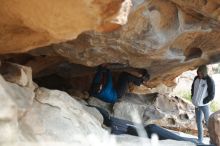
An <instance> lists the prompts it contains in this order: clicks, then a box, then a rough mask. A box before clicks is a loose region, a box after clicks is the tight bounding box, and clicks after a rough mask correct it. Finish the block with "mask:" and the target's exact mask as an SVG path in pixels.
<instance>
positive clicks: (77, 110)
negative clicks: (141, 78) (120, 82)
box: [0, 0, 220, 146]
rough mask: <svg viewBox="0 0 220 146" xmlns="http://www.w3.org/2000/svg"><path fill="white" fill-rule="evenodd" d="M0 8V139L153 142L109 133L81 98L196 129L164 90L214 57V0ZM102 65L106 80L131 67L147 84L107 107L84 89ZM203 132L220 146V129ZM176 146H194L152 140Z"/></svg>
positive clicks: (5, 142)
mask: <svg viewBox="0 0 220 146" xmlns="http://www.w3.org/2000/svg"><path fill="white" fill-rule="evenodd" d="M0 8H1V9H0V15H1V19H0V99H1V101H2V102H1V103H0V104H1V106H0V109H1V112H0V133H1V134H0V135H1V136H0V145H2V146H9V145H11V146H17V145H42V146H43V145H45V144H46V145H51V146H52V145H54V144H57V145H65V146H68V145H81V146H82V145H83V146H84V145H85V146H87V145H99V144H100V145H101V144H102V145H103V144H104V145H110V144H111V145H120V146H125V145H126V146H127V145H152V146H153V145H154V144H153V142H152V141H151V140H150V139H144V138H143V139H141V138H139V137H134V136H130V135H119V136H117V135H116V136H115V135H110V134H109V129H108V128H106V127H105V126H103V124H102V123H103V117H102V116H101V115H100V113H99V112H98V111H97V110H96V109H95V108H92V107H88V106H86V105H88V104H89V105H95V106H99V107H102V108H105V109H106V110H107V111H108V112H109V113H111V114H112V115H113V116H114V117H117V118H121V119H124V120H129V121H134V118H135V119H138V118H140V120H141V122H142V123H145V124H147V123H154V124H158V125H160V126H163V127H166V128H169V129H171V130H176V131H180V132H187V131H190V133H191V134H194V135H195V133H197V131H196V123H195V113H194V107H193V105H192V104H191V103H189V102H187V101H185V100H184V99H182V98H180V97H178V95H176V96H170V95H168V94H167V93H168V92H171V90H172V89H173V88H174V87H175V86H176V82H175V79H176V78H177V77H178V76H180V75H181V74H182V73H183V72H185V71H188V70H194V69H196V68H197V67H198V66H200V65H203V64H207V65H208V64H213V63H219V62H220V1H219V0H188V1H186V0H104V1H103V0H90V1H88V0H64V1H58V0H53V1H52V0H48V1H43V0H22V1H17V0H3V1H2V2H1V5H0ZM103 63H105V64H108V65H109V66H110V69H111V70H112V72H113V82H116V80H117V78H118V75H119V73H120V72H122V71H131V70H132V69H134V68H139V69H141V68H142V69H147V70H148V72H149V74H150V80H149V81H148V82H146V83H145V84H143V85H141V86H140V87H137V86H130V88H129V90H130V92H129V93H128V94H126V97H125V98H124V97H123V98H122V99H121V100H120V101H119V102H116V103H115V104H113V105H112V104H108V103H105V102H103V101H100V100H98V99H97V98H94V97H91V96H89V94H88V90H89V88H90V85H91V82H92V79H93V77H94V75H95V72H96V67H97V66H98V65H100V64H103ZM189 86H191V85H189ZM216 90H218V89H216ZM132 113H135V114H136V115H138V118H137V117H135V116H132ZM219 115H220V114H219V112H216V113H214V115H212V116H211V118H212V119H211V120H210V121H211V122H212V124H210V125H209V127H211V129H219V127H220V125H219V118H218V117H219ZM204 131H205V135H208V136H209V134H208V129H207V128H205V130H204ZM209 131H210V130H209ZM209 133H210V139H211V140H212V142H213V143H214V144H215V145H216V146H220V142H219V141H220V140H219V139H220V134H219V130H218V132H216V131H215V130H214V131H213V130H211V131H210V132H209ZM178 144H181V145H187V146H190V145H194V144H193V143H191V142H186V141H175V140H164V141H158V146H159V145H161V146H162V145H169V146H170V145H178Z"/></svg>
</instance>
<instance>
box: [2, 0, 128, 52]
mask: <svg viewBox="0 0 220 146" xmlns="http://www.w3.org/2000/svg"><path fill="white" fill-rule="evenodd" d="M130 6H131V2H130V0H114V1H111V0H106V1H102V0H90V1H87V0H66V1H62V2H61V1H59V0H56V1H54V0H49V1H43V0H24V1H17V0H9V1H7V0H4V1H2V2H1V6H0V7H1V10H0V15H1V20H0V54H3V53H4V54H5V53H14V52H24V51H27V50H31V49H34V48H36V47H40V46H46V45H49V44H52V43H59V42H64V41H67V40H71V39H74V38H76V37H77V36H78V35H79V34H80V33H81V32H83V31H88V30H98V31H112V30H114V29H116V28H118V27H119V26H120V25H122V24H125V23H126V21H127V15H128V13H129V9H130Z"/></svg>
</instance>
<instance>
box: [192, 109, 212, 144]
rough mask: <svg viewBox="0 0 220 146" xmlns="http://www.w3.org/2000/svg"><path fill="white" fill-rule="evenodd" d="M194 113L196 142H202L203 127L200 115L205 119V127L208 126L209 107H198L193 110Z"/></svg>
mask: <svg viewBox="0 0 220 146" xmlns="http://www.w3.org/2000/svg"><path fill="white" fill-rule="evenodd" d="M195 113H196V124H197V128H198V141H199V142H202V141H203V126H202V113H203V114H204V117H205V122H206V126H208V120H209V115H210V110H209V105H206V106H200V107H196V108H195Z"/></svg>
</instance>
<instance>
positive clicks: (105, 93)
mask: <svg viewBox="0 0 220 146" xmlns="http://www.w3.org/2000/svg"><path fill="white" fill-rule="evenodd" d="M102 74H105V76H104V77H106V82H105V84H104V85H103V87H102V89H101V91H100V92H98V93H92V96H94V97H97V98H99V99H101V100H103V101H105V102H109V103H115V102H116V101H117V93H116V90H115V88H113V82H112V74H111V72H110V70H109V69H106V68H101V69H99V70H98V72H97V73H96V75H95V78H94V80H93V83H92V84H96V83H100V82H101V76H102Z"/></svg>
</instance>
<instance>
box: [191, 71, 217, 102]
mask: <svg viewBox="0 0 220 146" xmlns="http://www.w3.org/2000/svg"><path fill="white" fill-rule="evenodd" d="M197 79H199V77H198V76H196V77H195V78H194V80H193V84H192V88H191V95H192V97H193V94H194V84H195V81H196V80H197ZM203 80H205V81H206V82H207V86H208V88H207V92H208V96H206V97H205V98H204V100H203V104H207V103H208V102H210V101H211V100H213V99H214V96H215V83H214V81H213V79H212V78H211V77H210V76H209V75H207V76H205V77H204V78H203Z"/></svg>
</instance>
